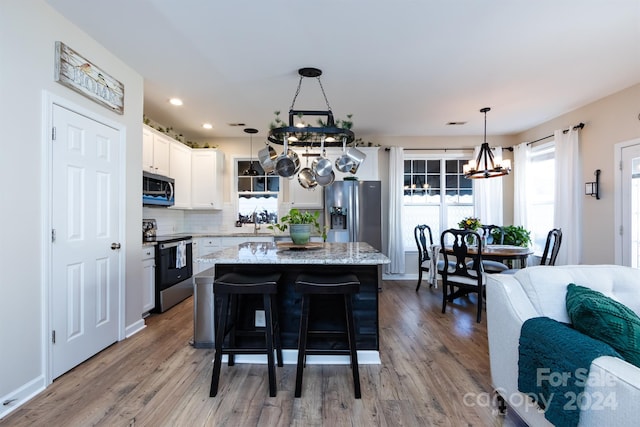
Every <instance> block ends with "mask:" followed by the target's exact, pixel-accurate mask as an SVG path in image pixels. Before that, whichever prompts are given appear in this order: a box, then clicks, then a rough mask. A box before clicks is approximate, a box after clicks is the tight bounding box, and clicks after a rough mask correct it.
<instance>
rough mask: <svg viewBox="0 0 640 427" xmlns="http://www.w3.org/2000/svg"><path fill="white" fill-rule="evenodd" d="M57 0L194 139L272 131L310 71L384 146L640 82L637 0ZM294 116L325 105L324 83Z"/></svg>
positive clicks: (523, 115) (512, 129) (521, 123)
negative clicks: (302, 72)
mask: <svg viewBox="0 0 640 427" xmlns="http://www.w3.org/2000/svg"><path fill="white" fill-rule="evenodd" d="M46 1H47V3H49V4H50V5H51V6H52V7H53V8H54V9H56V10H57V11H59V12H60V13H61V14H62V15H64V16H65V17H66V18H67V19H69V20H70V21H71V22H73V23H75V24H76V25H77V26H78V27H80V28H81V29H83V30H84V31H85V32H86V33H88V34H89V35H90V36H91V37H92V38H94V39H95V40H97V41H98V42H99V43H100V44H102V45H103V46H105V47H106V48H107V49H108V50H110V51H111V52H112V53H113V54H115V55H116V56H117V57H119V58H120V59H122V60H123V61H124V62H125V63H127V64H128V65H129V66H131V67H132V68H133V69H135V70H136V71H137V72H138V73H140V74H141V75H142V76H143V78H144V113H145V115H146V116H147V117H149V118H151V119H152V120H154V121H156V122H158V123H161V124H163V125H165V126H172V127H173V128H174V129H175V130H176V131H178V132H179V133H182V134H183V135H184V136H185V137H186V138H187V139H189V140H194V141H204V140H207V139H211V138H216V137H229V136H241V135H244V133H243V128H244V127H245V126H246V127H254V128H257V129H258V130H259V132H260V133H259V135H260V136H262V135H266V134H267V132H268V130H269V123H270V122H271V121H272V120H273V118H274V114H273V113H274V111H276V110H279V111H281V116H285V118H286V117H287V113H288V111H289V107H290V106H291V103H292V100H293V97H294V94H295V90H296V87H297V84H298V79H299V76H298V71H297V70H298V69H299V68H301V67H317V68H320V69H321V70H322V71H323V74H322V77H321V82H322V84H323V86H324V89H325V92H326V95H327V98H328V101H329V104H330V106H331V109H332V111H333V113H334V115H335V116H336V117H337V118H346V115H347V114H353V118H352V120H353V123H354V125H353V131H354V132H355V134H356V136H359V135H363V136H378V137H384V136H423V135H425V136H459V135H481V134H482V132H483V126H484V118H483V115H482V113H480V112H479V110H480V109H481V108H483V107H491V111H490V112H489V113H488V115H487V132H488V134H490V135H491V134H493V135H498V134H500V135H507V134H514V133H518V132H521V131H524V130H527V129H530V128H531V127H534V126H536V125H538V124H540V123H543V122H545V121H547V120H550V119H552V118H554V117H557V116H559V115H561V114H564V113H567V112H569V111H571V110H574V109H576V108H579V107H581V106H583V105H585V104H588V103H590V102H592V101H595V100H597V99H600V98H602V97H604V96H607V95H609V94H612V93H614V92H617V91H619V90H622V89H625V88H627V87H629V86H632V85H634V84H636V83H639V82H640V0H580V1H579V0H574V1H569V0H564V1H560V0H538V1H526V0H487V1H478V0H456V1H442V0H422V1H418V0H396V1H388V0H350V1H345V0H324V1H317V2H311V1H300V0H297V1H295V0H271V1H247V0H234V1H202V0H181V1H171V0H109V1H108V2H105V3H101V4H100V6H98V5H97V2H95V1H87V0H46ZM71 47H73V46H71ZM81 54H82V55H84V56H86V57H87V58H91V53H90V52H81ZM98 65H100V64H98ZM113 77H114V78H116V79H117V78H118V76H113ZM171 97H180V98H182V99H183V100H184V105H183V106H182V107H174V106H171V105H170V104H169V103H168V100H169V98H171ZM295 107H296V108H297V109H307V110H326V104H325V102H324V99H323V97H322V92H321V90H320V87H319V85H318V82H317V80H316V79H313V78H305V79H303V82H302V89H301V91H300V95H299V96H298V98H297V100H296V103H295ZM204 122H210V123H212V124H213V126H214V127H213V129H211V130H205V129H203V128H202V127H201V126H202V123H204ZM448 122H467V123H466V124H465V125H459V126H451V125H447V123H448ZM234 123H236V124H237V123H244V125H242V126H230V124H234ZM374 142H376V141H374Z"/></svg>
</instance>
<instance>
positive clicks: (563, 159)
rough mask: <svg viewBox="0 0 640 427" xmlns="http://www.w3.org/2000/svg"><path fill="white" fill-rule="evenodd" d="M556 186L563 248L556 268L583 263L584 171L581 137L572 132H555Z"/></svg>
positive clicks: (557, 224) (556, 218) (557, 219)
mask: <svg viewBox="0 0 640 427" xmlns="http://www.w3.org/2000/svg"><path fill="white" fill-rule="evenodd" d="M553 136H554V138H555V156H556V161H555V163H556V185H555V197H554V199H555V206H554V218H553V222H554V224H555V227H557V228H560V229H561V230H562V244H561V245H560V252H559V253H558V258H557V260H556V264H560V265H563V264H580V262H581V261H582V235H581V232H582V181H581V177H582V168H581V166H580V164H581V162H580V143H579V142H580V141H579V133H578V131H577V130H573V127H571V128H569V131H568V132H567V133H563V131H562V130H557V131H555V132H554V135H553Z"/></svg>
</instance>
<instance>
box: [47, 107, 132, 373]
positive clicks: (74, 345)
mask: <svg viewBox="0 0 640 427" xmlns="http://www.w3.org/2000/svg"><path fill="white" fill-rule="evenodd" d="M53 125H54V128H55V140H53V141H52V144H53V147H52V150H51V152H52V156H53V159H52V165H53V166H52V187H51V189H52V199H53V200H52V207H51V209H52V212H51V217H52V228H53V230H52V247H51V256H52V277H51V310H52V316H51V319H52V329H53V331H52V338H55V339H54V341H53V345H52V353H51V355H52V369H53V370H52V378H56V377H58V376H60V375H62V374H63V373H65V372H66V371H68V370H69V369H71V368H73V367H74V366H76V365H78V364H79V363H81V362H82V361H84V360H86V359H88V358H89V357H91V356H93V355H94V354H96V353H98V352H99V351H100V350H102V349H104V348H105V347H107V346H109V345H111V344H112V343H114V342H116V341H117V339H118V309H119V307H118V280H119V269H120V265H119V250H118V247H119V241H118V239H119V235H120V234H119V233H120V225H119V219H118V210H119V207H118V200H119V195H118V190H119V185H118V176H119V140H120V139H119V138H120V137H119V132H118V131H117V130H115V129H113V128H111V127H108V126H106V125H104V124H101V123H98V122H96V121H94V120H92V119H89V118H87V117H85V116H82V115H79V114H77V113H74V112H72V111H69V110H67V109H65V108H63V107H60V106H57V105H54V107H53ZM112 245H113V247H114V248H113V249H112Z"/></svg>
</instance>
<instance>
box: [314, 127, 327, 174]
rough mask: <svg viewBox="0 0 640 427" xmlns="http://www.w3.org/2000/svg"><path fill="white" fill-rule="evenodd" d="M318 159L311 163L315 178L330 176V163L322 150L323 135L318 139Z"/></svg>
mask: <svg viewBox="0 0 640 427" xmlns="http://www.w3.org/2000/svg"><path fill="white" fill-rule="evenodd" d="M320 153H321V155H320V158H319V159H317V161H316V160H314V161H313V164H312V169H313V171H314V172H315V173H316V176H327V175H329V174H331V172H332V171H331V161H330V160H329V159H327V152H326V150H325V149H324V135H322V138H321V139H320Z"/></svg>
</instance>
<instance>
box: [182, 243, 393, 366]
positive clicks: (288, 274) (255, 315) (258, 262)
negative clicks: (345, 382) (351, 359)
mask: <svg viewBox="0 0 640 427" xmlns="http://www.w3.org/2000/svg"><path fill="white" fill-rule="evenodd" d="M196 262H199V263H205V264H207V265H211V267H212V268H210V269H208V270H205V272H203V273H201V275H200V281H201V283H202V280H203V276H204V277H205V278H206V279H210V280H207V281H210V283H213V280H214V278H217V277H220V276H221V275H223V274H225V273H229V272H237V273H255V272H265V273H267V272H278V273H280V274H281V275H282V276H281V281H280V290H279V292H278V297H277V301H278V316H279V320H280V335H281V340H282V347H283V354H284V361H285V363H296V354H297V346H298V329H299V326H300V310H301V298H302V297H301V295H299V294H297V293H296V292H295V291H294V289H293V285H294V283H295V280H296V278H297V277H298V274H300V273H301V272H305V273H313V272H318V273H319V274H322V273H336V274H340V273H353V274H355V275H356V276H357V277H358V279H359V281H360V292H359V293H358V294H356V295H354V298H353V307H354V317H355V326H356V347H357V349H358V359H359V361H360V363H365V364H366V363H380V358H379V353H378V350H379V341H378V340H379V334H378V292H379V290H380V286H381V278H382V270H381V267H382V265H383V264H387V263H389V258H387V256H385V255H384V254H382V253H380V252H379V251H378V250H376V249H374V248H373V247H372V246H371V245H369V244H368V243H364V242H351V243H309V244H308V245H306V246H305V247H304V248H303V247H300V246H296V245H292V244H291V243H285V242H280V243H274V242H247V243H241V244H239V245H237V246H236V247H231V248H226V249H222V250H220V251H217V252H214V253H211V254H208V255H205V256H202V257H200V258H198V259H197V260H196ZM197 286H198V285H197ZM200 286H202V285H200ZM203 289H204V288H203ZM210 289H212V287H211V288H210ZM200 292H202V291H200ZM340 298H341V297H338V298H336V296H335V295H322V296H318V297H317V298H315V299H314V300H313V304H314V305H313V306H312V307H321V308H317V309H315V310H314V308H312V317H311V318H310V322H316V324H315V327H317V328H318V329H323V330H327V331H331V330H339V329H342V328H343V325H344V320H343V317H344V315H343V314H342V311H341V310H342V305H341V304H343V302H342V300H341V299H340ZM216 300H217V299H216ZM260 301H261V299H260V298H251V297H250V296H246V297H245V299H244V301H243V303H242V306H241V308H242V315H241V327H242V329H247V330H250V329H252V328H255V326H256V324H258V325H259V324H260V310H261V309H260V308H259V306H260ZM199 305H200V304H198V303H197V301H196V304H194V310H196V313H195V322H196V324H197V323H198V321H199V320H198V319H199V318H200V319H201V318H204V317H210V318H212V316H211V315H210V314H209V315H208V316H204V314H205V313H198V310H202V309H203V308H202V307H200V308H199V307H198V306H199ZM215 307H216V308H217V307H219V302H218V301H216V303H215ZM204 309H207V308H204ZM318 310H320V311H322V312H323V318H327V317H329V318H330V319H332V320H331V321H320V320H319V319H318V320H317V319H315V318H314V316H313V312H314V311H315V312H316V313H317V312H318ZM327 311H335V312H336V316H326V312H327ZM311 343H312V344H313V345H315V346H317V347H318V348H336V347H338V346H342V345H343V343H342V342H336V341H335V340H334V338H331V337H323V336H322V335H320V336H318V337H317V338H316V339H314V340H313V342H311V340H310V344H311ZM245 357H246V358H247V359H251V358H252V356H245ZM255 358H256V356H253V359H255ZM343 358H344V359H345V360H348V357H346V356H344V357H343V356H309V357H308V360H307V362H308V363H314V362H315V363H317V362H321V363H330V362H331V361H333V360H336V361H337V362H339V363H341V362H342V360H338V359H343ZM242 359H243V358H242V356H237V359H236V360H238V361H242ZM265 360H266V358H265ZM247 361H251V360H247Z"/></svg>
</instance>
